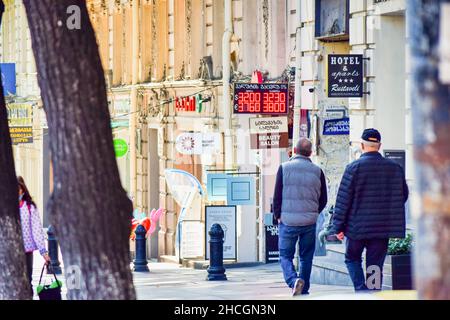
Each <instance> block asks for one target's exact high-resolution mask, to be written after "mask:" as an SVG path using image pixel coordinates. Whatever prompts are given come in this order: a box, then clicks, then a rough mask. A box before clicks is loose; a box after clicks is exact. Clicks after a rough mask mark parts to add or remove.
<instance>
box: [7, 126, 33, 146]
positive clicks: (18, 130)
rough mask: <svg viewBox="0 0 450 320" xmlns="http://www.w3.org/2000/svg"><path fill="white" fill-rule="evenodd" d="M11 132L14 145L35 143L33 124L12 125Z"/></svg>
mask: <svg viewBox="0 0 450 320" xmlns="http://www.w3.org/2000/svg"><path fill="white" fill-rule="evenodd" d="M9 134H10V135H11V142H12V144H13V145H18V144H23V143H33V127H32V126H21V127H10V128H9Z"/></svg>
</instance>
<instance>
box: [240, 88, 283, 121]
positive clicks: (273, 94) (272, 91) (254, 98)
mask: <svg viewBox="0 0 450 320" xmlns="http://www.w3.org/2000/svg"><path fill="white" fill-rule="evenodd" d="M245 86H248V88H245ZM286 99H287V85H285V84H248V85H239V86H238V87H237V88H235V95H234V105H235V109H234V112H235V113H243V114H245V113H249V114H253V113H256V114H282V113H286V111H287V106H286Z"/></svg>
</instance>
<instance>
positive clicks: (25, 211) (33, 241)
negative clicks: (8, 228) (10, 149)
mask: <svg viewBox="0 0 450 320" xmlns="http://www.w3.org/2000/svg"><path fill="white" fill-rule="evenodd" d="M17 182H18V185H19V208H20V224H21V228H22V236H23V242H24V247H25V255H26V268H27V276H28V281H30V285H31V282H32V279H33V252H34V251H36V250H39V253H40V254H41V255H42V257H43V258H44V260H45V264H46V265H47V266H48V264H49V263H50V257H49V255H48V251H47V249H46V247H45V237H44V231H43V228H42V223H41V218H40V216H39V211H38V209H37V207H36V204H35V203H34V201H33V198H32V197H31V195H30V192H29V191H28V188H27V186H26V184H25V181H24V179H23V178H22V177H20V176H19V177H18V178H17ZM31 290H33V286H32V285H31Z"/></svg>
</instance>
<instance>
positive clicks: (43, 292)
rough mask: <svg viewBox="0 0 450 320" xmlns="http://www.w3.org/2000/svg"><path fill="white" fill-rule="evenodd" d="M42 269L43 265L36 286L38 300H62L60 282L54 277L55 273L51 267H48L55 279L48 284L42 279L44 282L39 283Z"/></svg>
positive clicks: (42, 272)
mask: <svg viewBox="0 0 450 320" xmlns="http://www.w3.org/2000/svg"><path fill="white" fill-rule="evenodd" d="M44 269H45V265H44V266H43V267H42V271H41V277H40V278H39V285H38V287H37V294H38V296H39V300H62V297H61V287H62V282H61V281H59V280H58V278H56V274H55V272H54V271H53V268H51V267H50V269H49V270H50V271H51V272H52V274H53V277H54V278H55V281H53V282H52V283H51V284H49V285H46V284H45V280H44V284H41V282H42V275H43V274H44Z"/></svg>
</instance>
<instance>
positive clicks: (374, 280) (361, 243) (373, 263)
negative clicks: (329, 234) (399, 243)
mask: <svg viewBox="0 0 450 320" xmlns="http://www.w3.org/2000/svg"><path fill="white" fill-rule="evenodd" d="M388 243H389V239H366V240H352V239H349V238H347V242H346V251H345V264H346V265H347V269H348V272H349V274H350V277H351V279H352V282H353V286H354V287H355V291H362V290H381V287H382V285H383V264H384V259H385V258H386V254H387V250H388ZM364 249H366V277H364V271H363V268H362V253H363V250H364Z"/></svg>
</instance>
